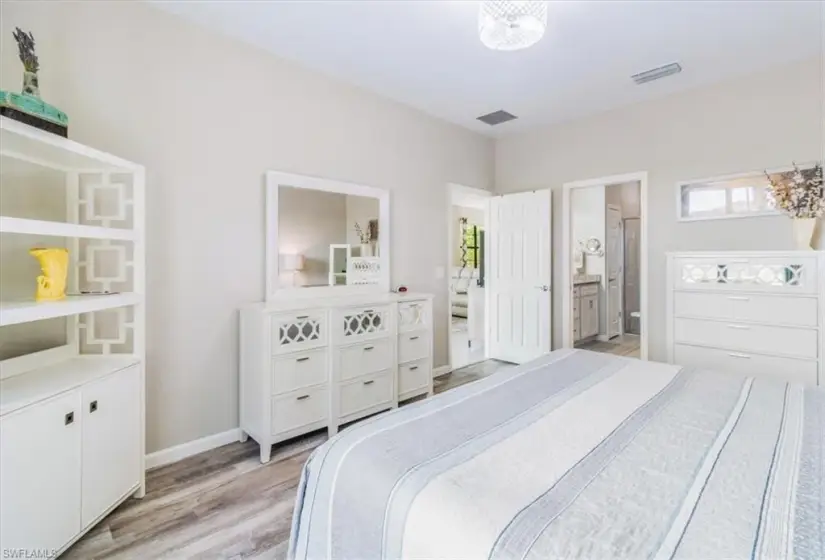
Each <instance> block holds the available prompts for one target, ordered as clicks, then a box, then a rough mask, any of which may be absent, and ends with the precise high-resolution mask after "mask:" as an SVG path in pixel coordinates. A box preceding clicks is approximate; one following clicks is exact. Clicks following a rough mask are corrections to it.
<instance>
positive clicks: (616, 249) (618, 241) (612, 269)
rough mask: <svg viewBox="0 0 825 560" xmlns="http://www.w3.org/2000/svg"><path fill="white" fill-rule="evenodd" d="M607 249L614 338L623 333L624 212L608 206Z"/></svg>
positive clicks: (609, 309) (610, 322) (611, 334)
mask: <svg viewBox="0 0 825 560" xmlns="http://www.w3.org/2000/svg"><path fill="white" fill-rule="evenodd" d="M605 227H606V230H607V232H606V234H607V247H606V248H605V258H606V264H605V267H606V272H607V294H606V296H607V315H606V317H607V336H608V337H609V338H612V337H614V336H618V335H620V334H621V332H622V325H621V323H620V321H621V309H622V308H621V299H622V294H621V284H622V261H623V256H622V249H623V242H622V240H623V236H622V210H621V208H619V207H618V206H613V205H608V207H607V216H606V223H605Z"/></svg>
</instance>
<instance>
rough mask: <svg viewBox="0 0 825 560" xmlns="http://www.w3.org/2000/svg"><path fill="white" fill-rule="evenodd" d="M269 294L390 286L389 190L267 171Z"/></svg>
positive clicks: (303, 293) (280, 295)
mask: <svg viewBox="0 0 825 560" xmlns="http://www.w3.org/2000/svg"><path fill="white" fill-rule="evenodd" d="M267 211H268V216H267V298H268V299H272V298H274V297H282V296H284V295H289V294H297V295H323V294H324V293H328V294H330V295H332V294H341V295H343V294H345V293H362V292H372V291H378V290H380V291H385V292H386V291H388V290H389V277H388V270H389V264H388V263H389V258H388V257H389V255H388V254H387V253H388V252H389V243H388V225H387V224H388V217H389V193H387V192H386V191H383V190H381V189H376V188H372V187H367V186H363V185H356V184H352V183H344V182H341V181H334V180H329V179H321V178H317V177H307V176H300V175H291V174H283V173H276V172H270V173H268V174H267Z"/></svg>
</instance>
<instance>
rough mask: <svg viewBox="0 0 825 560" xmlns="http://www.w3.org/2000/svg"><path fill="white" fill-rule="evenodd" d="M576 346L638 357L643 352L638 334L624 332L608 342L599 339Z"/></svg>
mask: <svg viewBox="0 0 825 560" xmlns="http://www.w3.org/2000/svg"><path fill="white" fill-rule="evenodd" d="M576 348H580V349H582V350H591V351H593V352H603V353H605V354H615V355H617V356H627V357H629V358H638V357H640V354H641V350H640V348H641V338H640V337H639V335H636V334H622V335H619V336H617V337H616V338H613V339H611V340H609V341H607V342H601V341H599V340H594V341H589V342H583V343H579V344H576Z"/></svg>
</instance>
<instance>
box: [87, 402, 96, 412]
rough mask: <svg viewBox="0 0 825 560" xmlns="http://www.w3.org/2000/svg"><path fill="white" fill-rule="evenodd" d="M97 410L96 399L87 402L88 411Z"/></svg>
mask: <svg viewBox="0 0 825 560" xmlns="http://www.w3.org/2000/svg"><path fill="white" fill-rule="evenodd" d="M96 410H97V400H93V401H92V402H90V403H89V412H90V413H91V412H95V411H96Z"/></svg>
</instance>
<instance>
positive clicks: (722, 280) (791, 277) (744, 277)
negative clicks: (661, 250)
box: [682, 262, 805, 286]
mask: <svg viewBox="0 0 825 560" xmlns="http://www.w3.org/2000/svg"><path fill="white" fill-rule="evenodd" d="M804 280H805V265H803V264H764V263H754V262H748V263H729V264H712V263H702V264H684V265H682V281H683V282H684V283H686V284H735V285H740V286H802V285H803V282H804Z"/></svg>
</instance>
